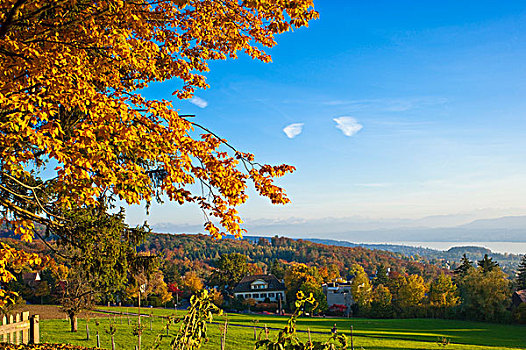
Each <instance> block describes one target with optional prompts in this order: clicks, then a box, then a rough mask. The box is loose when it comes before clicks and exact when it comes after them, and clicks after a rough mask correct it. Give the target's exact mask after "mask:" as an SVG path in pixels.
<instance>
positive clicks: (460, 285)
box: [354, 255, 526, 323]
mask: <svg viewBox="0 0 526 350" xmlns="http://www.w3.org/2000/svg"><path fill="white" fill-rule="evenodd" d="M519 271H522V272H519V275H518V277H517V278H516V279H515V280H510V279H509V278H508V276H507V275H506V273H504V272H503V271H502V269H501V268H500V266H499V265H498V263H497V262H496V261H494V260H493V259H492V258H490V257H488V256H487V255H485V256H484V257H483V258H482V259H481V260H479V261H478V262H477V263H476V264H474V263H473V262H472V261H470V260H469V259H468V258H467V256H466V255H464V257H463V258H462V260H461V262H460V264H459V266H458V267H457V269H455V270H454V271H453V273H452V274H450V275H447V274H444V273H442V274H441V275H440V276H438V277H437V278H435V279H432V280H430V281H428V282H425V281H424V280H423V278H422V277H421V276H418V275H403V274H399V273H389V274H387V273H385V269H384V268H383V267H381V268H380V269H379V270H378V273H377V274H376V276H375V277H374V278H373V279H372V281H371V284H369V283H368V280H367V278H365V279H362V280H361V281H360V283H362V284H363V285H364V288H362V289H361V290H358V291H356V293H357V294H355V301H356V304H355V306H354V311H355V313H356V314H357V315H361V316H367V317H379V318H392V317H433V318H435V317H438V318H457V319H467V320H479V321H492V322H508V321H516V322H520V323H526V303H523V304H521V305H512V293H513V291H514V290H521V289H526V256H524V257H523V259H522V262H521V264H520V266H519Z"/></svg>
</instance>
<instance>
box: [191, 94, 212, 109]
mask: <svg viewBox="0 0 526 350" xmlns="http://www.w3.org/2000/svg"><path fill="white" fill-rule="evenodd" d="M189 101H190V103H191V104H194V105H196V106H197V107H199V108H206V106H208V102H207V101H206V100H205V99H203V98H201V97H197V96H194V97H192V98H191V99H190V100H189Z"/></svg>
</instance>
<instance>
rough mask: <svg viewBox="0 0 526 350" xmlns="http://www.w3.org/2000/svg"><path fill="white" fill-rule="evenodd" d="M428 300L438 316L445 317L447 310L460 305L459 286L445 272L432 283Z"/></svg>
mask: <svg viewBox="0 0 526 350" xmlns="http://www.w3.org/2000/svg"><path fill="white" fill-rule="evenodd" d="M427 298H428V301H429V304H430V305H431V307H433V308H434V309H435V311H436V312H437V313H438V315H437V316H441V317H444V316H445V312H446V309H447V308H450V307H453V306H455V305H457V304H458V301H459V296H458V291H457V286H456V285H455V284H454V283H453V281H452V280H451V276H446V275H445V274H444V273H443V272H442V273H441V274H440V276H438V278H436V279H434V280H433V281H431V283H430V285H429V292H428V293H427Z"/></svg>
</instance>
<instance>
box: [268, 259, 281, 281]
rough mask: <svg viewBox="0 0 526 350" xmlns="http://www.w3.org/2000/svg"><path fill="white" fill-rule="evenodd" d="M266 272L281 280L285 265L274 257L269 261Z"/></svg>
mask: <svg viewBox="0 0 526 350" xmlns="http://www.w3.org/2000/svg"><path fill="white" fill-rule="evenodd" d="M268 272H269V273H270V274H272V275H274V276H276V278H277V279H279V280H281V279H283V278H284V277H285V266H284V265H283V264H282V263H281V262H279V261H278V259H274V260H273V261H272V262H271V263H270V267H269V269H268Z"/></svg>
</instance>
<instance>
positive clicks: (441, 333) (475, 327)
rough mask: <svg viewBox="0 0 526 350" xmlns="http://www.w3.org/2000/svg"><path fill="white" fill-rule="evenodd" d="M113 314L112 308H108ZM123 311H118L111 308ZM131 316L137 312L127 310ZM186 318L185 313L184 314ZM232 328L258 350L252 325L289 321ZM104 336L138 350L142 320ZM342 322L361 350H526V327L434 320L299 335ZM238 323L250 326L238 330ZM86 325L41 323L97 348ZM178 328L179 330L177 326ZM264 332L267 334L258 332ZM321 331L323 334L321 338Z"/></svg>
mask: <svg viewBox="0 0 526 350" xmlns="http://www.w3.org/2000/svg"><path fill="white" fill-rule="evenodd" d="M106 309H108V308H106ZM110 309H111V310H114V311H115V310H119V309H118V308H110ZM121 309H122V310H123V311H125V310H128V311H130V312H132V311H135V309H132V308H129V309H126V308H121ZM143 310H144V311H143V314H149V313H150V312H153V314H154V315H157V316H161V315H164V316H166V315H171V314H173V313H174V310H162V309H153V310H150V309H143ZM179 314H181V311H179ZM227 317H228V321H229V323H230V326H229V329H228V334H227V346H226V348H227V349H233V350H237V349H239V350H245V349H246V350H252V349H253V348H254V338H253V337H254V333H253V328H252V320H254V319H257V320H258V321H259V322H258V324H257V325H258V326H264V325H265V324H266V325H267V326H268V327H269V328H281V327H283V326H284V325H285V322H286V319H287V318H286V317H280V316H272V315H269V316H266V315H240V314H230V315H228V316H227ZM97 320H98V321H99V322H100V325H99V327H98V328H99V334H100V338H101V347H103V348H111V344H110V337H109V335H108V334H106V332H105V330H106V329H108V326H109V324H110V323H111V322H115V323H116V325H117V333H116V335H115V342H116V347H117V349H133V348H134V345H135V344H136V337H134V336H133V335H132V329H133V326H134V325H135V324H136V323H137V317H136V316H135V317H133V316H130V325H128V318H127V317H126V316H122V317H120V316H116V317H114V318H111V317H110V318H99V319H97ZM152 320H153V321H152V330H151V331H150V330H149V326H150V321H149V319H148V318H147V317H144V318H143V319H142V323H143V324H144V325H145V326H146V330H145V331H144V333H143V349H148V348H149V347H150V346H151V345H152V343H153V341H154V339H155V337H156V336H157V335H158V334H159V333H160V332H161V331H162V329H163V327H164V325H165V323H166V321H164V320H163V319H162V318H157V317H153V318H152ZM224 320H225V318H224V317H217V318H216V319H215V321H217V322H220V323H222V322H224ZM334 323H336V324H337V327H338V331H339V332H343V333H345V334H346V335H348V334H349V331H350V326H351V325H353V328H354V347H355V349H361V348H362V347H363V348H364V349H377V350H388V349H440V348H443V347H441V346H439V345H438V344H437V343H436V341H437V339H438V338H439V337H446V338H448V339H449V340H450V342H451V343H450V344H449V345H448V346H446V347H445V349H459V350H471V349H495V350H496V349H526V327H524V326H515V325H500V324H490V323H481V322H467V321H450V320H432V319H403V320H401V319H394V320H373V319H361V318H355V319H345V318H325V319H323V318H301V319H300V320H299V322H298V330H305V331H306V330H307V329H310V330H311V332H312V334H311V336H312V339H313V340H322V339H326V338H327V336H328V333H329V330H330V329H331V328H332V325H333V324H334ZM234 324H238V325H244V326H249V327H237V326H234ZM85 325H86V322H85V320H82V319H80V320H79V332H78V333H76V334H74V333H71V332H69V331H68V330H69V323H68V321H67V320H45V321H41V340H42V341H43V342H50V343H60V342H65V343H71V344H77V345H83V346H95V345H96V338H95V334H96V326H95V320H94V319H92V320H91V321H90V331H91V339H90V341H87V340H86V331H85ZM172 327H173V326H172ZM208 329H209V338H210V341H209V342H208V343H207V344H206V345H205V346H204V347H203V349H204V350H212V349H217V350H219V349H220V346H219V337H220V332H219V326H218V325H217V324H210V325H209V327H208ZM258 332H261V334H262V330H258ZM315 332H323V333H324V334H317V333H315ZM276 334H277V330H270V337H274V336H275V335H276ZM300 337H301V338H304V339H307V334H306V333H300Z"/></svg>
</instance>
